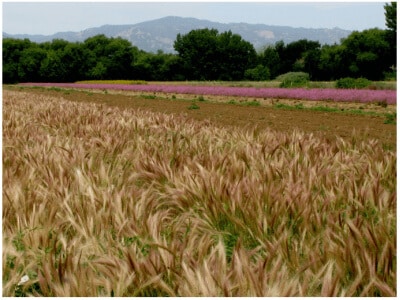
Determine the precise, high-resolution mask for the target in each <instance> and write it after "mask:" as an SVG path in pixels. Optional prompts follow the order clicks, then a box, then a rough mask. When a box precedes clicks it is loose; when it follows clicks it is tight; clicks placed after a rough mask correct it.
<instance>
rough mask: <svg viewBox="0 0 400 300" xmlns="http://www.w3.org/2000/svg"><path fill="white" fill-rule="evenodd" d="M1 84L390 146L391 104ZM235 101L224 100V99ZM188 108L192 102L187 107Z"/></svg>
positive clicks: (222, 122) (75, 98) (392, 136)
mask: <svg viewBox="0 0 400 300" xmlns="http://www.w3.org/2000/svg"><path fill="white" fill-rule="evenodd" d="M3 89H13V90H19V89H21V90H23V91H24V92H29V93H34V94H46V95H52V96H58V97H62V98H64V99H68V100H71V101H79V102H96V103H102V104H106V105H111V106H118V107H121V108H134V109H146V110H150V111H155V112H162V113H168V114H185V115H186V116H187V117H189V118H193V119H196V120H205V119H207V120H209V121H210V122H212V123H214V124H216V125H218V126H238V127H245V126H250V127H251V126H258V127H259V128H261V129H262V128H266V127H269V128H272V129H275V130H279V131H292V130H294V129H299V130H301V131H304V132H307V133H313V134H315V135H317V136H322V137H324V138H326V139H328V140H331V139H334V138H336V137H337V136H339V137H341V138H344V139H346V140H353V141H354V142H357V143H358V142H362V141H367V140H369V139H376V140H377V141H378V144H380V145H382V146H383V147H384V148H385V149H389V150H395V149H396V125H395V124H385V120H386V117H385V116H384V114H385V113H393V112H396V106H393V105H388V106H387V107H382V106H379V105H375V104H361V103H336V102H326V101H324V102H323V101H321V102H315V101H299V100H290V99H279V100H278V99H261V100H260V99H258V101H259V102H260V103H261V105H260V106H243V105H240V104H244V103H248V102H249V101H253V100H254V99H243V98H239V97H221V96H218V97H211V96H204V99H205V100H206V101H196V102H195V104H196V106H195V107H196V109H190V108H191V106H192V104H193V103H194V102H193V100H195V99H197V100H198V99H199V98H198V97H197V96H196V95H177V94H175V95H169V94H162V93H151V94H145V93H137V92H136V93H135V92H114V91H113V92H112V91H93V90H90V91H89V90H85V91H78V90H71V89H68V90H62V89H57V90H54V89H45V88H40V89H37V88H36V89H35V88H26V87H24V88H23V89H22V88H20V87H17V86H3ZM229 101H230V102H234V103H236V104H229V103H228V102H229ZM277 103H281V104H285V105H291V106H293V107H294V106H295V105H299V104H302V105H303V107H304V108H310V107H312V106H317V105H318V106H325V107H334V108H340V109H343V111H342V112H324V111H311V110H308V109H293V110H287V109H277V108H276V107H274V105H275V106H276V104H277ZM192 108H193V107H192ZM351 109H362V110H363V111H365V112H371V111H373V112H377V113H379V115H369V114H367V113H366V114H354V113H350V112H349V113H346V110H351Z"/></svg>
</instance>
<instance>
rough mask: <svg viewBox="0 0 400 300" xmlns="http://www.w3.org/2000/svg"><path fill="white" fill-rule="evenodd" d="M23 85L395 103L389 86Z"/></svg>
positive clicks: (29, 84) (30, 84)
mask: <svg viewBox="0 0 400 300" xmlns="http://www.w3.org/2000/svg"><path fill="white" fill-rule="evenodd" d="M20 85H24V86H43V87H63V88H82V89H114V90H126V91H141V92H162V93H178V94H195V95H217V96H240V97H255V98H286V99H302V100H327V101H341V102H363V103H368V102H378V101H386V102H387V103H388V104H396V102H397V101H396V91H393V90H347V89H302V88H296V89H285V88H254V87H226V86H192V85H167V84H165V85H164V84H147V85H139V84H138V85H135V84H133V85H132V84H130V85H126V84H120V85H119V84H118V85H117V84H80V83H22V84H20Z"/></svg>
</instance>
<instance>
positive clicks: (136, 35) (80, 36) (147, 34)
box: [3, 17, 351, 53]
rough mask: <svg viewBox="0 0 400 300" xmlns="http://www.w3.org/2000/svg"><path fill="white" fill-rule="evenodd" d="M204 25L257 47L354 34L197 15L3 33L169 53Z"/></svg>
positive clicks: (332, 40) (331, 41)
mask: <svg viewBox="0 0 400 300" xmlns="http://www.w3.org/2000/svg"><path fill="white" fill-rule="evenodd" d="M202 28H210V29H211V28H215V29H217V30H218V32H220V33H222V32H224V31H228V30H231V31H232V33H237V34H239V35H240V36H241V37H242V38H243V39H244V40H246V41H248V42H250V43H252V44H253V45H254V48H255V49H256V50H260V49H262V48H263V47H264V46H266V45H271V44H275V42H277V41H280V40H283V41H284V42H285V43H291V42H293V41H297V40H300V39H307V40H312V41H319V42H320V43H321V44H334V43H340V40H341V39H342V38H345V37H347V36H348V35H349V34H350V33H351V31H349V30H344V29H340V28H337V27H335V28H332V29H325V28H321V29H314V28H293V27H289V26H271V25H264V24H248V23H229V24H224V23H218V22H211V21H207V20H199V19H195V18H182V17H165V18H161V19H157V20H152V21H147V22H142V23H137V24H133V25H103V26H101V27H95V28H89V29H85V30H83V31H79V32H71V31H69V32H58V33H56V34H53V35H28V34H14V35H13V34H7V33H5V32H3V38H7V37H12V38H18V39H25V38H27V39H29V40H31V41H34V42H38V43H42V42H46V41H51V40H53V39H63V40H67V41H70V42H77V41H84V40H85V39H87V38H89V37H92V36H95V35H98V34H104V35H106V36H107V37H122V38H124V39H127V40H129V41H130V42H131V43H132V44H133V45H135V46H137V47H138V48H139V49H142V50H144V51H146V52H157V50H162V51H164V52H166V53H174V52H175V51H174V48H173V44H174V41H175V39H176V36H177V34H178V33H181V34H186V33H188V32H189V31H191V30H193V29H202Z"/></svg>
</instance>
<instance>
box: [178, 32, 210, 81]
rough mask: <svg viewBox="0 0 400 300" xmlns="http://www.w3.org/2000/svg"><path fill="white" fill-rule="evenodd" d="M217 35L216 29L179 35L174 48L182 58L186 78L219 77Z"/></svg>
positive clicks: (207, 78) (204, 78)
mask: <svg viewBox="0 0 400 300" xmlns="http://www.w3.org/2000/svg"><path fill="white" fill-rule="evenodd" d="M217 35H218V30H216V29H198V30H192V31H190V32H189V33H188V34H185V35H181V34H178V35H177V37H176V40H175V42H174V49H175V50H176V51H177V52H178V56H179V58H180V59H181V62H182V65H183V69H184V70H185V74H184V75H185V77H186V79H189V80H191V79H197V80H212V79H217V78H218V72H217V71H218V66H217V64H216V61H217V59H218V58H217Z"/></svg>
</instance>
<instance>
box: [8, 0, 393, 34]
mask: <svg viewBox="0 0 400 300" xmlns="http://www.w3.org/2000/svg"><path fill="white" fill-rule="evenodd" d="M384 3H385V2H11V1H10V2H3V3H2V14H3V28H2V30H3V32H7V33H10V34H17V33H21V34H22V33H26V34H44V35H49V34H53V33H56V32H60V31H81V30H84V29H87V28H90V27H98V26H101V25H105V24H113V25H117V24H135V23H139V22H143V21H148V20H154V19H158V18H162V17H166V16H181V17H194V18H199V19H206V20H210V21H216V22H222V23H229V22H245V23H252V24H257V23H261V24H267V25H283V26H292V27H306V28H333V27H340V28H342V29H349V30H364V29H367V28H373V27H378V28H382V29H384V28H385V16H384V8H383V5H384Z"/></svg>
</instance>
